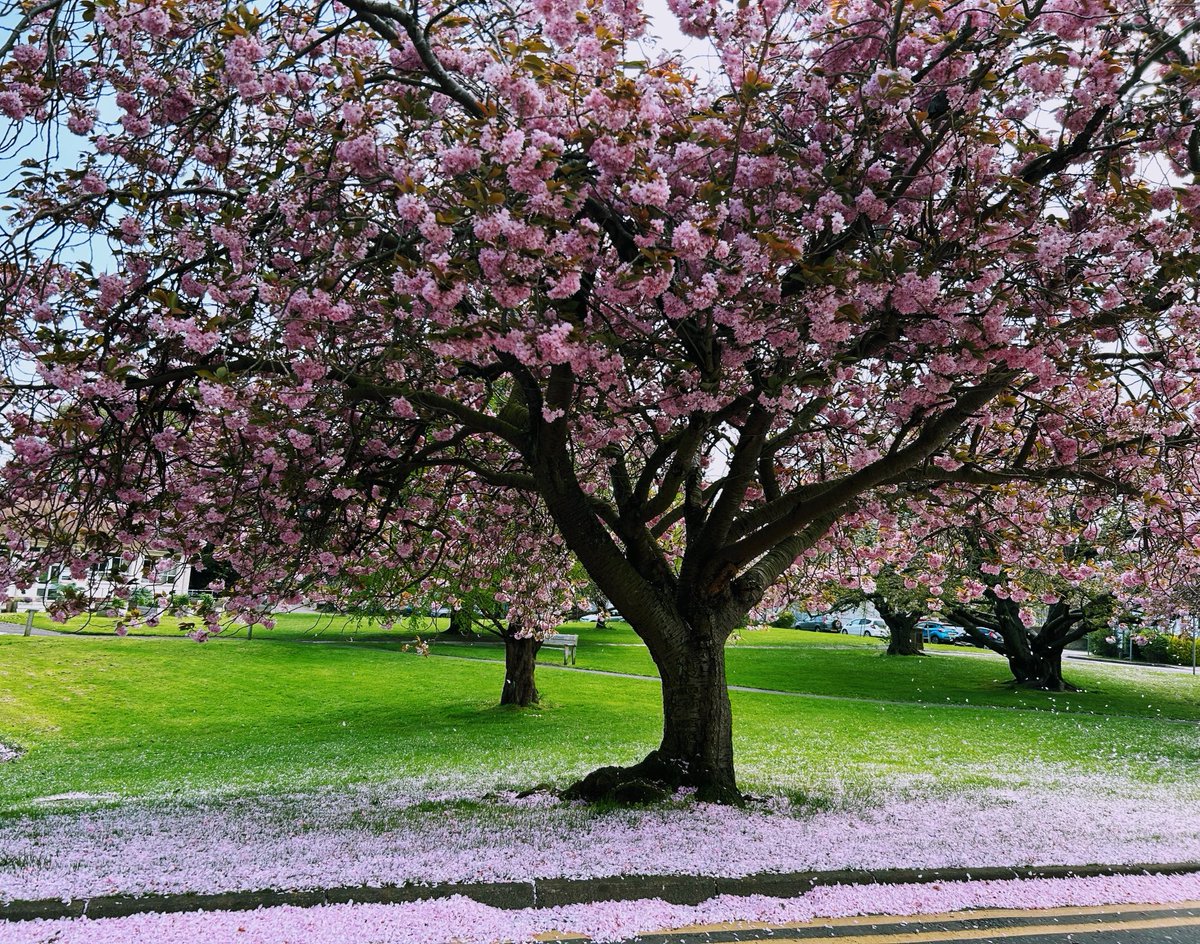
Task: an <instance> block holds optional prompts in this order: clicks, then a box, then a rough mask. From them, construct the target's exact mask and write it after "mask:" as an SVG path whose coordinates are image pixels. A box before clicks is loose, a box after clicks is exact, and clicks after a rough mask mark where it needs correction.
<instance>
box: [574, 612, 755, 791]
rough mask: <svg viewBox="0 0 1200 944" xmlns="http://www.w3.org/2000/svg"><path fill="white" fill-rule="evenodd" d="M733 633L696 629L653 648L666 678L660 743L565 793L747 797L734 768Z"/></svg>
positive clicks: (591, 777) (586, 778) (586, 779)
mask: <svg viewBox="0 0 1200 944" xmlns="http://www.w3.org/2000/svg"><path fill="white" fill-rule="evenodd" d="M727 635H728V634H727V633H725V634H723V633H721V632H719V631H712V630H706V631H701V632H696V631H695V630H693V632H692V633H689V634H687V635H686V636H683V637H682V641H680V642H677V643H675V644H671V645H667V646H662V645H658V646H652V647H651V654H652V655H653V656H654V660H655V663H656V664H657V665H658V670H659V675H660V677H661V679H662V697H663V735H662V741H661V742H660V744H659V746H658V747H657V748H656V749H655V750H653V751H651V752H650V753H649V754H648V755H647V756H646V757H645V758H644V759H643V760H641V761H640V762H639V763H637V764H635V765H633V766H632V767H602V768H600V769H599V770H596V771H593V772H592V773H590V774H588V776H587V777H585V778H584V779H583V780H581V781H580V782H579V783H577V784H575V785H574V786H573V787H571V788H570V789H569V790H568V791H567V795H568V797H573V798H581V799H587V800H599V799H608V800H615V801H617V802H643V801H646V800H653V799H665V798H666V797H668V796H670V795H671V794H673V793H674V792H675V791H676V790H678V789H679V788H681V787H691V788H694V789H695V790H696V796H697V798H698V799H700V800H704V801H707V802H712V803H729V804H741V803H742V802H743V797H742V794H741V792H740V791H739V790H738V787H737V777H736V775H735V773H734V766H733V710H732V708H731V706H730V703H729V688H728V684H727V682H726V678H725V636H727Z"/></svg>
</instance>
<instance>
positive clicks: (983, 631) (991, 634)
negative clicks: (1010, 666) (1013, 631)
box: [967, 626, 1004, 649]
mask: <svg viewBox="0 0 1200 944" xmlns="http://www.w3.org/2000/svg"><path fill="white" fill-rule="evenodd" d="M979 634H980V635H981V636H986V637H987V638H988V639H989V640H991V641H992V642H994V643H999V644H1000V645H1003V644H1004V637H1003V636H1001V635H1000V633H999V632H998V631H996V630H994V629H988V627H986V626H980V627H979ZM967 638H968V639H970V637H967ZM971 645H973V646H975V647H976V648H977V649H982V648H983V643H981V642H976V641H975V640H974V639H971Z"/></svg>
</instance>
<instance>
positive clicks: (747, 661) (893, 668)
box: [433, 623, 1200, 721]
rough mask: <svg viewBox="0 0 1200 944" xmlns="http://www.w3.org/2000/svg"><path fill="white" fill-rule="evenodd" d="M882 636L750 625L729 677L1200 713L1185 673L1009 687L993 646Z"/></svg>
mask: <svg viewBox="0 0 1200 944" xmlns="http://www.w3.org/2000/svg"><path fill="white" fill-rule="evenodd" d="M564 632H573V633H577V634H578V635H579V649H578V651H577V654H576V665H577V667H578V668H587V669H601V670H604V671H608V672H624V673H629V674H633V675H651V676H655V675H657V672H656V670H655V668H654V663H653V661H652V660H651V658H650V654H649V653H648V652H647V651H646V648H645V647H644V646H642V645H641V644H640V643H638V641H637V637H636V636H635V635H634V633H633V631H632V630H631V629H630V628H629V627H628V625H626V624H623V623H621V624H615V628H613V629H603V630H597V629H596V628H595V627H594V626H590V625H588V624H586V623H571V624H568V625H567V626H565V627H564ZM489 641H490V640H489V637H486V636H481V637H480V642H481V643H482V644H476V645H464V644H460V643H455V642H448V641H439V642H437V643H436V644H435V646H434V649H433V651H434V652H435V653H438V654H452V655H456V656H463V657H468V658H475V659H500V658H502V657H503V655H502V652H501V651H500V649H499V647H498V646H492V645H489V644H488V642H489ZM884 649H885V645H884V643H883V642H882V641H881V640H875V639H867V638H863V637H859V636H842V635H833V634H826V633H810V632H802V631H799V630H794V629H763V630H745V631H743V632H741V633H740V634H739V635H738V636H737V637H735V638H734V639H733V640H732V641H731V643H730V645H729V647H728V649H727V656H726V667H727V672H728V676H729V684H730V685H741V686H745V687H747V688H764V689H771V690H775V691H784V692H800V693H807V694H812V695H828V696H836V697H845V698H862V699H874V700H881V701H902V702H919V703H923V704H930V705H980V706H985V705H986V706H996V707H1007V708H1026V709H1031V710H1040V711H1046V712H1062V713H1070V712H1076V713H1079V712H1084V713H1094V714H1103V715H1136V716H1139V717H1151V718H1158V717H1162V718H1174V719H1190V720H1196V721H1200V684H1198V683H1197V681H1196V680H1195V679H1193V678H1192V677H1191V676H1189V675H1185V674H1182V673H1173V672H1172V673H1168V672H1158V671H1153V670H1142V669H1129V668H1126V667H1123V666H1109V665H1106V664H1101V663H1097V664H1089V665H1078V664H1076V663H1071V664H1069V665H1068V666H1067V667H1066V670H1065V672H1066V675H1067V678H1068V679H1071V680H1073V681H1074V683H1075V684H1077V685H1079V686H1081V687H1083V688H1084V689H1085V690H1084V691H1082V692H1069V693H1063V694H1055V693H1049V692H1035V691H1028V690H1025V689H1015V688H1012V687H1011V686H1010V685H1009V684H1008V683H1009V681H1010V680H1011V678H1012V675H1011V673H1010V672H1009V671H1008V665H1007V663H1006V662H1005V661H1004V660H1003V659H1001V658H1000V657H999V656H996V655H994V654H992V653H986V654H985V653H983V652H981V651H980V650H976V649H966V650H964V649H963V648H961V647H955V646H938V645H934V646H929V647H928V649H929V651H930V652H931V653H932V655H929V656H926V657H923V658H920V657H904V658H896V657H889V656H886V655H884ZM538 661H539V662H540V663H542V664H551V665H552V664H558V665H561V664H562V651H561V650H558V649H543V650H542V651H541V652H539V653H538Z"/></svg>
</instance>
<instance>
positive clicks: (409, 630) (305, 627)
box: [0, 613, 450, 641]
mask: <svg viewBox="0 0 1200 944" xmlns="http://www.w3.org/2000/svg"><path fill="white" fill-rule="evenodd" d="M25 619H26V614H25V613H0V622H5V623H16V624H19V625H22V626H24V625H25ZM274 619H275V625H274V626H273V627H271V628H270V629H265V628H264V627H262V626H255V627H254V632H253V635H254V636H255V637H256V638H266V639H332V638H346V639H348V638H351V637H353V638H356V639H361V640H403V641H407V640H411V639H415V638H417V636H429V635H434V634H436V633H438V632H440V631H441V630H443V629H445V628H446V627H447V626H448V625H449V623H450V621H449V620H447V619H433V618H430V617H427V616H425V617H422V616H413V617H408V618H405V619H401V620H398V621H397V622H396V623H395V624H394V625H393V626H390V627H386V626H384V625H383V624H382V623H381V622H379V621H377V620H371V619H360V618H356V617H351V616H343V615H340V614H332V613H280V614H278V615H277V616H275V618H274ZM117 622H118V621H117V620H116V619H115V618H113V617H108V616H93V615H90V614H89V615H84V616H75V617H72V618H71V619H69V620H67V621H66V622H65V623H57V622H55V621H54V620H52V619H51V618H50V616H49V615H48V614H46V613H35V614H34V616H33V625H34V626H35V627H36V628H37V629H49V630H52V631H54V632H59V633H73V634H76V635H80V636H112V635H114V633H115V630H116V626H117ZM181 622H182V623H196V622H198V621H197V620H196V619H195V618H194V617H184V618H182V619H180V618H176V617H174V616H164V617H163V618H162V619H161V621H160V622H159V624H158V625H157V626H131V627H129V635H131V636H171V637H174V636H182V635H183V634H184V633H185V632H186V631H187V630H186V627H181V626H180V623H181ZM246 629H247V628H246V626H245V625H244V624H241V623H235V622H230V623H228V624H227V625H226V626H225V628H224V629H223V630H222V632H221V633H220V635H218V636H216V637H214V639H216V640H223V639H244V638H245V637H246V635H247V632H246Z"/></svg>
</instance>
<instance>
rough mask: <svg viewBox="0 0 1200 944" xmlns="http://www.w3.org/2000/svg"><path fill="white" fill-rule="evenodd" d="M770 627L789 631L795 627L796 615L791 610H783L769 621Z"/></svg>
mask: <svg viewBox="0 0 1200 944" xmlns="http://www.w3.org/2000/svg"><path fill="white" fill-rule="evenodd" d="M771 625H772V626H775V627H777V628H779V629H791V628H792V627H793V626H795V625H796V614H795V613H793V612H792V611H791V610H784V611H783V612H782V613H780V614H779V615H778V616H776V617H775V618H774V619H773V620H771Z"/></svg>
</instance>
